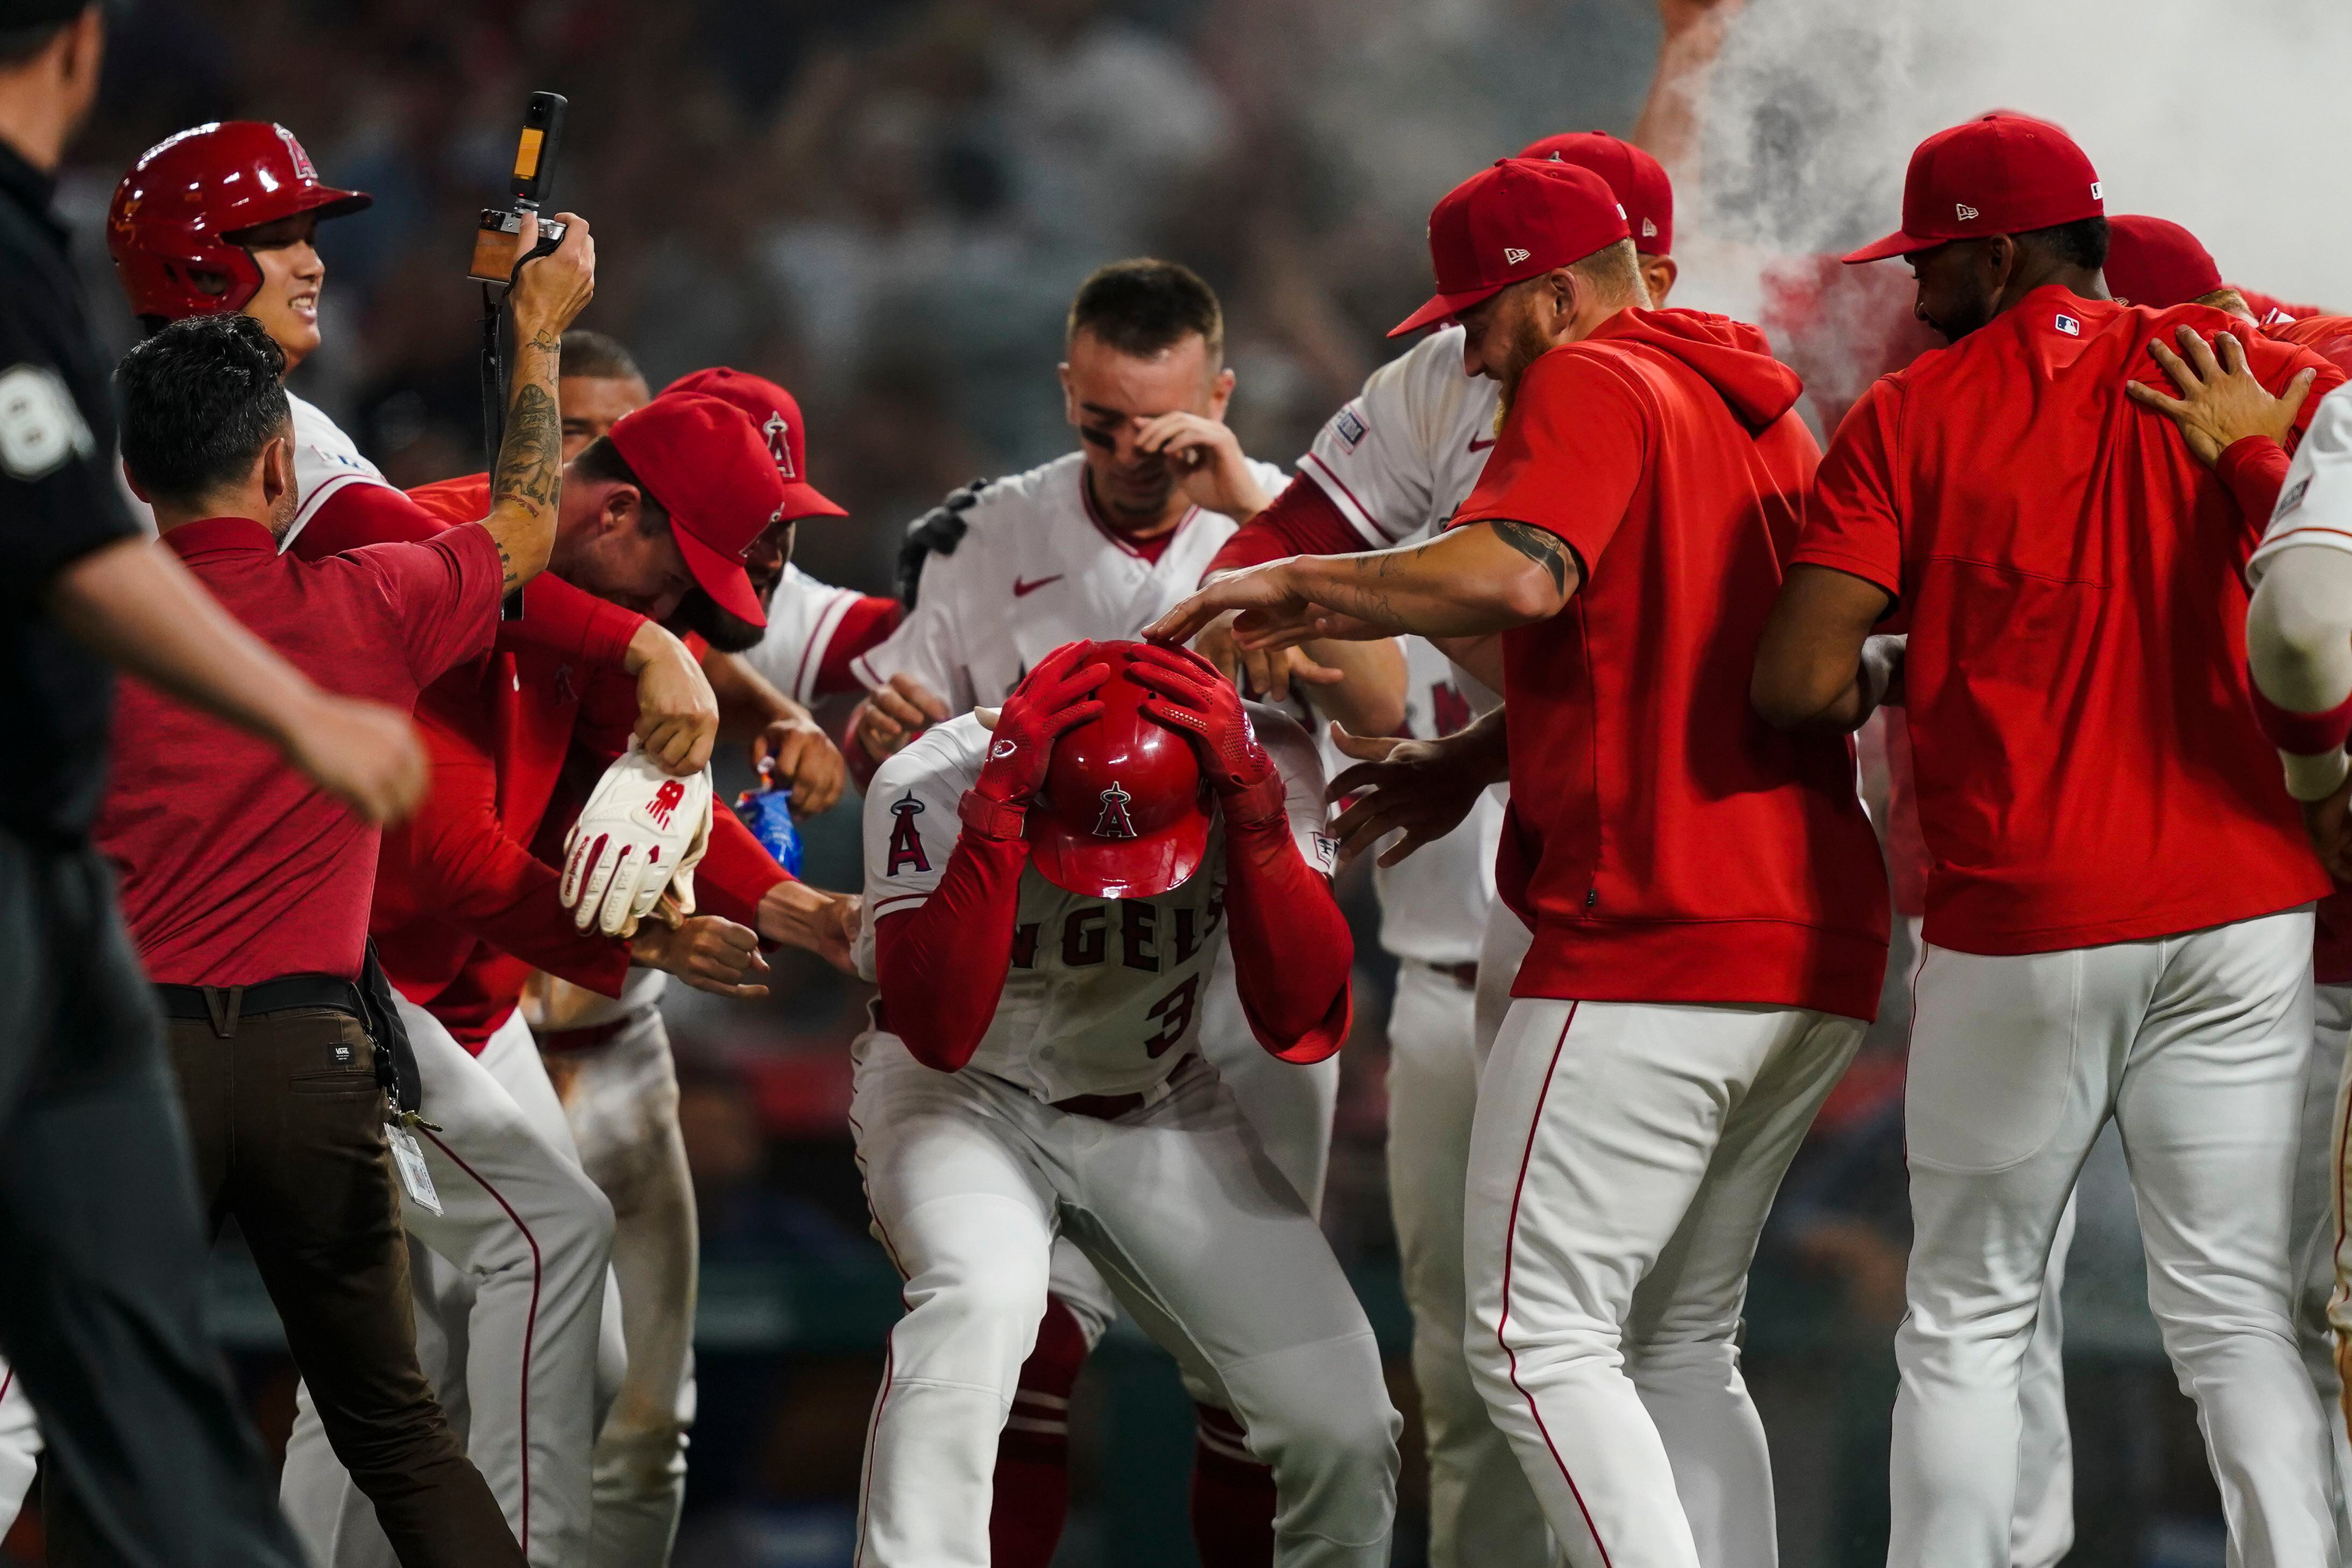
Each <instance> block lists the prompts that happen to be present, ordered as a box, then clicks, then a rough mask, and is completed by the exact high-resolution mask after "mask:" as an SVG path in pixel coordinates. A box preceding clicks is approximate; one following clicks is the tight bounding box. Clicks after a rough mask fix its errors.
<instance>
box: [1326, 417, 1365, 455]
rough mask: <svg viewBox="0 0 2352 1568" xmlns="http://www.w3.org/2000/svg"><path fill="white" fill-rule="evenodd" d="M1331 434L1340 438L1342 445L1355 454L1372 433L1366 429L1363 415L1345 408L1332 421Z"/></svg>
mask: <svg viewBox="0 0 2352 1568" xmlns="http://www.w3.org/2000/svg"><path fill="white" fill-rule="evenodd" d="M1331 434H1334V435H1336V436H1338V437H1339V444H1340V445H1342V446H1344V447H1346V448H1347V449H1348V450H1349V451H1350V452H1353V451H1354V450H1355V449H1356V448H1357V446H1358V445H1359V444H1360V443H1361V442H1362V441H1363V439H1364V437H1365V436H1367V435H1369V434H1371V432H1370V429H1369V428H1367V427H1366V425H1365V423H1364V421H1363V416H1362V415H1360V414H1359V413H1357V412H1356V411H1355V410H1354V409H1352V408H1343V409H1341V410H1340V411H1339V414H1338V415H1337V416H1336V417H1335V418H1333V420H1332V421H1331Z"/></svg>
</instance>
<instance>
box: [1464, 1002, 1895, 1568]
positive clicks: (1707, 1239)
mask: <svg viewBox="0 0 2352 1568" xmlns="http://www.w3.org/2000/svg"><path fill="white" fill-rule="evenodd" d="M1862 1032H1863V1025H1862V1024H1861V1023H1860V1022H1859V1021H1857V1020H1856V1019H1849V1018H1840V1017H1838V1016H1836V1015H1834V1014H1831V1013H1824V1012H1817V1011H1810V1010H1805V1009H1792V1008H1761V1007H1719V1006H1693V1005H1669V1004H1659V1003H1624V1002H1570V1001H1552V1000H1544V999H1535V998H1519V999H1518V1000H1517V1001H1514V1002H1513V1003H1512V1004H1511V1009H1510V1012H1509V1013H1508V1014H1507V1016H1506V1018H1505V1019H1504V1021H1503V1028H1502V1031H1501V1033H1500V1034H1499V1035H1498V1036H1497V1037H1496V1041H1495V1050H1494V1054H1493V1055H1492V1057H1490V1058H1489V1059H1488V1061H1487V1063H1486V1072H1485V1074H1484V1075H1483V1076H1482V1077H1481V1078H1480V1079H1479V1082H1478V1111H1477V1116H1476V1120H1475V1124H1474V1125H1473V1128H1472V1132H1471V1142H1470V1173H1469V1201H1468V1207H1467V1209H1466V1212H1465V1218H1464V1230H1465V1244H1464V1252H1465V1272H1466V1274H1467V1277H1468V1279H1469V1282H1470V1314H1471V1326H1470V1333H1469V1337H1468V1341H1467V1344H1468V1352H1469V1358H1470V1366H1471V1370H1472V1372H1473V1373H1474V1374H1475V1376H1476V1378H1477V1381H1478V1386H1479V1391H1480V1392H1481V1393H1482V1394H1484V1395H1485V1396H1486V1405H1487V1408H1488V1410H1489V1411H1490V1412H1491V1413H1492V1415H1493V1418H1494V1422H1495V1425H1496V1427H1499V1428H1501V1430H1502V1431H1503V1432H1504V1433H1505V1434H1506V1435H1507V1436H1508V1437H1509V1438H1510V1439H1511V1443H1512V1446H1513V1447H1514V1448H1516V1449H1517V1452H1518V1455H1519V1462H1520V1465H1521V1466H1522V1468H1523V1469H1525V1470H1526V1472H1527V1476H1528V1480H1529V1482H1530V1483H1532V1485H1533V1486H1534V1489H1535V1492H1536V1496H1537V1497H1538V1499H1539V1500H1541V1502H1542V1504H1543V1509H1544V1514H1545V1517H1546V1518H1547V1519H1548V1520H1549V1521H1550V1524H1551V1531H1552V1537H1553V1539H1554V1540H1556V1541H1558V1542H1559V1544H1560V1546H1561V1548H1562V1549H1563V1551H1564V1552H1565V1553H1566V1555H1567V1557H1568V1560H1569V1561H1570V1563H1573V1564H1575V1565H1576V1568H1698V1564H1700V1563H1706V1565H1707V1568H1772V1564H1773V1563H1775V1561H1776V1558H1777V1551H1778V1548H1777V1544H1776V1542H1775V1540H1774V1532H1775V1523H1774V1513H1773V1498H1772V1472H1771V1460H1770V1457H1769V1453H1768V1452H1767V1450H1766V1448H1765V1442H1764V1425H1763V1422H1762V1421H1761V1420H1759V1418H1758V1416H1757V1414H1756V1407H1755V1406H1754V1404H1753V1403H1751V1402H1750V1400H1749V1398H1748V1388H1747V1385H1746V1384H1745V1383H1744V1382H1743V1381H1742V1380H1741V1378H1740V1375H1739V1347H1738V1332H1739V1316H1740V1308H1741V1306H1742V1304H1743V1302H1744V1301H1745V1300H1746V1296H1747V1288H1748V1264H1749V1263H1750V1261H1752V1260H1753V1259H1754V1257H1755V1254H1756V1244H1757V1239H1758V1237H1759V1235H1760V1234H1761V1233H1762V1231H1763V1228H1764V1219H1765V1216H1766V1215H1767V1214H1768V1213H1769V1211H1770V1209H1771V1207H1772V1198H1773V1195H1774V1194H1775V1193H1776V1192H1777V1191H1778V1190H1779V1189H1780V1178H1781V1176H1782V1175H1783V1174H1784V1173H1785V1172H1786V1171H1787V1169H1788V1166H1789V1161H1790V1158H1791V1157H1792V1156H1794V1155H1795V1154H1796V1152H1797V1147H1798V1145H1800V1144H1801V1143H1802V1142H1803V1140H1804V1135H1805V1129H1806V1128H1807V1127H1808V1126H1810V1125H1811V1123H1812V1119H1813V1113H1814V1112H1815V1111H1817V1110H1818V1109H1819V1108H1820V1106H1821V1103H1822V1100H1823V1099H1824V1098H1825V1097H1826V1096H1827V1095H1828V1093H1829V1092H1830V1090H1831V1088H1832V1086H1833V1085H1834V1084H1835V1083H1836V1082H1837V1080H1838V1076H1839V1075H1840V1074H1841V1073H1843V1071H1845V1066H1846V1063H1847V1062H1848V1061H1851V1060H1852V1059H1853V1052H1854V1049H1855V1047H1856V1046H1858V1045H1859V1044H1860V1043H1861V1041H1862Z"/></svg>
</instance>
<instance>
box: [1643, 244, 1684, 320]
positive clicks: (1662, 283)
mask: <svg viewBox="0 0 2352 1568" xmlns="http://www.w3.org/2000/svg"><path fill="white" fill-rule="evenodd" d="M1681 276H1682V269H1681V268H1680V267H1676V266H1675V258H1674V257H1673V256H1643V258H1642V286H1643V287H1645V288H1647V289H1648V290H1649V291H1650V308H1651V309H1653V310H1663V309H1664V308H1666V296H1667V295H1669V294H1672V293H1673V292H1674V291H1675V279H1676V278H1678V277H1681Z"/></svg>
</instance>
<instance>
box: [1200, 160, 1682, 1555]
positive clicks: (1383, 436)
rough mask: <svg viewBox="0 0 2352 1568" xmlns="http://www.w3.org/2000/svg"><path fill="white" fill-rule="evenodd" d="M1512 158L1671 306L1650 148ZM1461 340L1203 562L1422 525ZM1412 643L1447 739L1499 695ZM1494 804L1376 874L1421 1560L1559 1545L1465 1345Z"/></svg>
mask: <svg viewBox="0 0 2352 1568" xmlns="http://www.w3.org/2000/svg"><path fill="white" fill-rule="evenodd" d="M1519 156H1520V157H1522V158H1539V159H1548V160H1552V161H1557V162H1565V163H1571V164H1576V165H1579V166H1580V167H1583V168H1587V169H1590V170H1591V171H1592V172H1594V173H1596V174H1599V175H1600V176H1601V178H1602V179H1603V180H1605V181H1607V182H1608V183H1609V187H1610V190H1611V191H1612V193H1614V194H1615V195H1616V197H1617V199H1618V201H1619V202H1620V203H1621V204H1623V206H1624V208H1625V219H1626V225H1627V227H1628V228H1629V230H1631V232H1632V233H1633V235H1634V236H1635V238H1634V246H1635V250H1636V253H1637V255H1638V256H1639V258H1640V266H1641V270H1642V277H1643V283H1644V285H1645V286H1646V287H1647V288H1648V290H1649V293H1650V298H1651V302H1652V303H1653V304H1655V305H1664V303H1665V302H1666V296H1667V294H1668V293H1670V292H1671V291H1672V289H1673V287H1674V284H1675V262H1674V258H1673V255H1672V252H1673V249H1674V216H1675V214H1674V189H1673V186H1672V185H1671V184H1670V183H1668V181H1667V179H1666V175H1665V171H1664V169H1663V168H1661V167H1660V166H1659V165H1658V162H1657V161H1656V160H1655V159H1654V158H1652V157H1651V156H1650V155H1649V154H1648V153H1646V152H1643V151H1642V150H1641V149H1640V148H1638V147H1635V146H1633V145H1632V144H1630V143H1628V142H1624V141H1619V140H1618V139H1617V138H1615V137H1613V136H1611V135H1609V134H1607V133H1606V132H1604V131H1579V132H1570V133H1568V134H1565V135H1559V136H1550V137H1546V138H1544V139H1543V140H1541V141H1536V142H1533V143H1531V144H1530V145H1528V147H1527V148H1525V149H1524V150H1522V151H1521V152H1520V153H1519ZM1463 350H1464V334H1463V330H1462V329H1461V328H1460V327H1458V326H1448V327H1445V328H1444V329H1441V330H1439V331H1436V332H1433V333H1432V334H1430V335H1429V336H1428V337H1426V338H1424V339H1423V340H1421V341H1420V342H1418V343H1416V344H1414V345H1413V346H1412V348H1411V349H1409V350H1406V351H1405V352H1404V353H1402V354H1401V355H1399V356H1398V357H1397V358H1396V359H1394V360H1391V361H1390V362H1389V363H1387V364H1385V365H1383V366H1381V368H1380V369H1379V370H1377V371H1373V372H1372V375H1371V377H1370V379H1369V380H1368V381H1366V382H1365V383H1364V389H1363V391H1362V392H1361V393H1360V394H1359V395H1358V396H1357V397H1356V398H1354V399H1353V400H1351V401H1350V402H1348V403H1347V404H1346V405H1345V406H1344V407H1342V408H1341V409H1340V410H1339V413H1336V414H1334V415H1333V416H1332V418H1331V420H1330V421H1329V423H1327V424H1325V425H1324V427H1323V428H1322V430H1321V431H1320V432H1318V434H1317V435H1316V438H1315V444H1314V446H1313V448H1312V449H1311V450H1309V451H1308V452H1307V455H1305V456H1304V457H1302V458H1300V459H1299V462H1298V474H1297V477H1296V478H1294V479H1293V480H1292V481H1291V482H1290V484H1289V486H1287V487H1286V489H1284V490H1283V492H1282V493H1281V494H1280V495H1279V496H1277V497H1275V500H1274V502H1273V504H1272V505H1271V506H1269V507H1266V509H1265V511H1263V512H1260V513H1259V514H1258V515H1257V516H1255V517H1252V518H1251V519H1250V520H1249V521H1248V522H1246V523H1244V525H1243V526H1242V528H1241V530H1240V531H1239V532H1238V533H1236V534H1235V535H1234V537H1233V538H1231V539H1229V540H1228V541H1226V543H1225V545H1224V547H1223V549H1220V550H1219V551H1218V552H1217V554H1216V557H1215V559H1213V560H1212V561H1211V563H1210V570H1212V571H1227V570H1237V569H1239V568H1242V567H1247V566H1255V565H1257V564H1258V563H1260V562H1263V561H1267V560H1275V559H1281V558H1282V557H1285V556H1289V555H1338V554H1345V553H1347V552H1349V551H1350V550H1357V549H1384V548H1386V547H1388V546H1391V545H1403V544H1417V543H1420V542H1422V541H1423V540H1424V539H1426V538H1431V537H1433V535H1434V534H1435V533H1436V532H1437V531H1438V530H1440V529H1442V528H1444V525H1445V522H1446V520H1447V519H1448V518H1450V517H1452V516H1453V515H1454V510H1455V508H1457V507H1459V506H1460V505H1461V504H1462V501H1463V500H1464V498H1465V497H1467V496H1468V495H1469V494H1470V492H1471V489H1472V488H1473V487H1474V486H1475V485H1476V484H1477V482H1478V476H1479V474H1480V472H1481V471H1482V470H1484V469H1485V467H1486V454H1487V452H1488V451H1489V450H1490V449H1491V448H1492V447H1493V446H1494V444H1495V439H1496V438H1495V412H1496V405H1497V402H1498V400H1499V396H1500V392H1499V389H1498V388H1497V386H1496V382H1493V381H1491V380H1488V379H1486V377H1483V376H1476V375H1472V374H1470V373H1468V372H1466V371H1465V369H1464V359H1463ZM1209 641H1210V639H1208V638H1206V637H1204V638H1203V639H1202V643H1203V645H1204V646H1205V645H1206V644H1207V643H1208V642H1209ZM1404 643H1405V649H1406V663H1407V670H1408V672H1409V677H1408V678H1409V685H1408V688H1407V691H1408V695H1407V699H1406V700H1407V710H1406V722H1405V726H1404V735H1405V737H1406V739H1408V740H1411V739H1421V740H1428V739H1433V738H1436V737H1443V736H1446V735H1451V734H1454V733H1455V732H1456V731H1458V730H1460V729H1461V728H1463V727H1465V725H1467V724H1468V723H1469V722H1470V719H1471V717H1472V716H1473V715H1474V713H1482V712H1485V711H1486V710H1487V709H1489V708H1491V707H1493V706H1495V705H1496V703H1497V702H1499V701H1500V700H1501V699H1500V698H1499V697H1497V696H1496V695H1495V694H1494V692H1493V691H1492V690H1491V689H1490V686H1489V684H1488V683H1486V682H1481V681H1480V680H1478V679H1477V677H1476V676H1475V675H1472V674H1470V673H1469V672H1467V671H1466V670H1464V669H1462V668H1461V667H1460V666H1457V665H1454V664H1452V663H1451V662H1450V661H1449V660H1448V659H1447V658H1446V657H1445V656H1444V653H1441V652H1440V651H1439V650H1438V648H1437V647H1436V645H1435V644H1433V643H1430V642H1429V641H1428V640H1427V639H1425V638H1419V637H1408V638H1406V639H1404ZM1490 678H1491V681H1492V682H1494V683H1496V684H1498V683H1499V682H1500V679H1501V676H1500V674H1499V673H1494V672H1490ZM1398 744H1399V743H1398V742H1397V741H1395V740H1391V739H1378V740H1360V739H1357V738H1355V737H1346V738H1343V739H1341V740H1340V741H1339V747H1340V748H1341V749H1342V750H1343V751H1345V752H1346V753H1347V755H1348V756H1349V757H1350V758H1356V759H1358V760H1381V759H1385V758H1389V757H1390V756H1391V754H1392V748H1394V747H1396V746H1397V745H1398ZM1408 755H1410V754H1408ZM1502 814H1503V808H1502V803H1501V799H1500V796H1499V792H1498V793H1497V794H1496V795H1495V796H1482V798H1481V799H1480V800H1479V801H1478V803H1477V804H1476V805H1475V807H1473V808H1472V810H1471V813H1470V816H1469V818H1468V820H1467V821H1465V822H1464V823H1463V825H1462V826H1461V827H1460V828H1459V829H1457V830H1455V831H1454V832H1452V833H1448V834H1446V835H1444V837H1442V838H1441V839H1439V840H1438V841H1436V842H1434V843H1432V844H1430V845H1428V846H1427V847H1425V848H1422V849H1420V850H1418V851H1417V852H1413V853H1412V854H1410V855H1409V856H1406V857H1402V858H1398V859H1397V860H1396V861H1395V862H1394V863H1393V864H1391V863H1386V862H1387V860H1388V857H1386V856H1383V857H1382V860H1383V863H1382V864H1381V865H1380V866H1378V867H1377V868H1376V870H1375V873H1374V874H1375V881H1374V885H1375V887H1376V889H1377V891H1378V893H1379V896H1380V901H1381V945H1382V946H1385V947H1387V948H1388V949H1389V950H1390V951H1391V952H1392V953H1394V954H1395V955H1396V956H1397V957H1398V958H1399V960H1400V961H1401V962H1400V965H1399V968H1398V975H1397V993H1396V999H1395V1002H1394V1004H1393V1006H1392V1009H1391V1014H1390V1019H1389V1049H1390V1060H1389V1096H1388V1099H1389V1144H1388V1161H1389V1202H1390V1206H1391V1209H1392V1211H1393V1213H1394V1215H1395V1219H1396V1228H1397V1246H1398V1249H1399V1251H1400V1253H1401V1254H1402V1260H1403V1265H1404V1290H1405V1301H1406V1302H1407V1304H1408V1305H1409V1306H1410V1307H1411V1308H1412V1314H1413V1341H1412V1355H1413V1375H1414V1378H1415V1380H1416V1382H1418V1384H1419V1385H1420V1388H1421V1406H1422V1419H1423V1426H1424V1427H1425V1428H1426V1433H1427V1447H1428V1454H1429V1491H1430V1500H1429V1555H1430V1561H1431V1563H1433V1564H1436V1565H1437V1568H1455V1565H1456V1564H1492V1565H1496V1568H1506V1565H1508V1564H1513V1563H1525V1564H1530V1565H1533V1564H1538V1563H1546V1562H1548V1561H1549V1557H1550V1552H1551V1545H1550V1539H1549V1532H1548V1531H1546V1530H1545V1528H1544V1523H1543V1514H1542V1511H1541V1510H1540V1509H1539V1508H1538V1505H1537V1502H1536V1500H1535V1496H1534V1494H1533V1493H1532V1492H1531V1491H1529V1490H1528V1484H1527V1479H1526V1478H1525V1476H1524V1475H1522V1473H1521V1472H1520V1469H1519V1464H1518V1460H1517V1458H1516V1457H1515V1456H1514V1455H1513V1454H1512V1453H1511V1449H1510V1445H1509V1443H1508V1442H1507V1441H1506V1440H1505V1438H1504V1437H1503V1436H1502V1434H1501V1433H1499V1432H1497V1431H1496V1429H1495V1426H1494V1423H1493V1422H1491V1421H1490V1420H1488V1419H1487V1416H1486V1401H1485V1400H1484V1399H1482V1398H1481V1397H1480V1396H1479V1395H1478V1391H1477V1389H1476V1387H1475V1385H1474V1384H1473V1383H1472V1381H1471V1377H1470V1367H1469V1363H1468V1362H1467V1361H1465V1359H1464V1356H1463V1349H1462V1343H1463V1330H1464V1316H1465V1299H1466V1298H1465V1287H1464V1282H1463V1275H1462V1192H1463V1184H1464V1179H1465V1166H1466V1162H1467V1160H1468V1158H1469V1151H1470V1120H1471V1112H1472V1109H1473V1107H1474V1105H1475V1103H1476V1091H1477V1083H1478V1066H1479V1062H1480V1061H1481V1060H1483V1052H1482V1051H1481V1050H1480V1049H1479V1046H1478V1041H1480V1040H1482V1039H1483V1040H1484V1042H1485V1043H1486V1045H1488V1046H1491V1044H1492V1043H1493V1040H1494V1032H1493V1028H1492V1027H1490V1028H1488V1029H1487V1030H1486V1031H1484V1033H1483V1035H1482V1034H1481V1032H1480V1031H1479V1030H1478V1028H1477V1002H1478V998H1480V996H1482V995H1484V996H1485V997H1486V998H1487V999H1488V1003H1489V1009H1488V1010H1489V1012H1490V1015H1491V1024H1492V1025H1499V1024H1500V1022H1501V1019H1502V1013H1503V1011H1504V1009H1506V1008H1507V1006H1508V1003H1509V998H1510V984H1511V979H1512V977H1513V976H1515V975H1516V974H1517V971H1518V961H1519V958H1520V957H1521V956H1522V955H1523V954H1524V953H1525V951H1526V947H1527V944H1528V939H1529V935H1530V934H1529V933H1528V928H1527V926H1526V925H1525V924H1523V923H1522V922H1521V921H1520V919H1519V917H1518V916H1517V915H1515V914H1513V913H1511V911H1510V910H1509V909H1508V908H1507V907H1506V906H1504V905H1503V904H1499V903H1497V902H1496V899H1495V876H1494V863H1495V850H1496V841H1497V837H1498V835H1499V833H1500V831H1501V827H1502ZM1490 925H1491V927H1492V929H1491V933H1490V929H1489V928H1490ZM1490 944H1491V946H1493V949H1494V951H1493V953H1492V954H1491V955H1486V956H1485V958H1484V960H1483V961H1482V954H1484V953H1485V949H1486V948H1487V947H1488V946H1489V945H1490Z"/></svg>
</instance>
